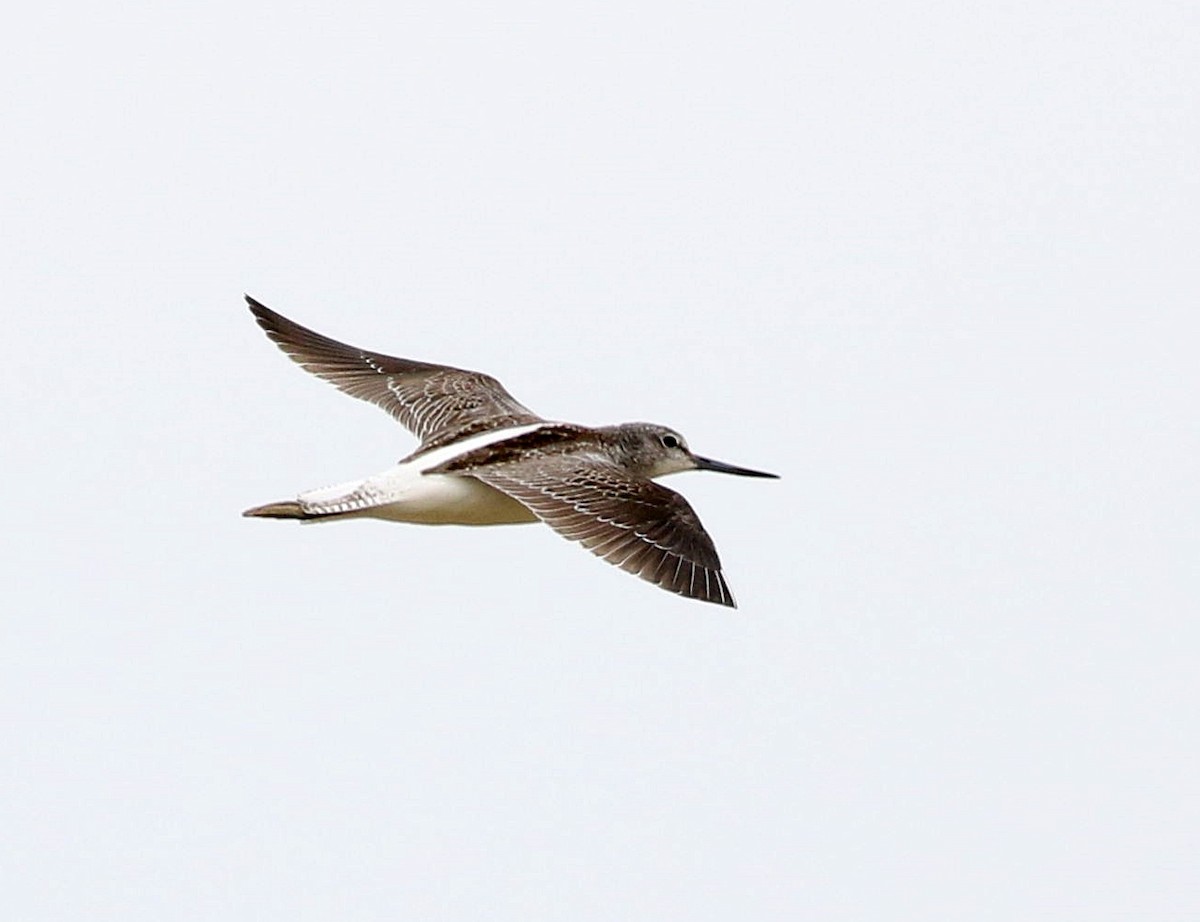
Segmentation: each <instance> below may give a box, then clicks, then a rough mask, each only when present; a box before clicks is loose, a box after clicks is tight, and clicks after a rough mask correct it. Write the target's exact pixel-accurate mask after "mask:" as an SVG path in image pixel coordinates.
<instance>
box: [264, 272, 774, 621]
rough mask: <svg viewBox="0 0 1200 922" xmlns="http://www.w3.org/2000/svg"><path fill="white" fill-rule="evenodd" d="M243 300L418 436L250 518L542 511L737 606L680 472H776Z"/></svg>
mask: <svg viewBox="0 0 1200 922" xmlns="http://www.w3.org/2000/svg"><path fill="white" fill-rule="evenodd" d="M246 301H247V303H248V304H249V305H250V310H251V312H252V313H253V314H254V317H255V319H256V320H257V321H258V325H259V326H261V327H262V328H263V330H264V331H265V332H266V334H267V336H268V337H270V339H271V340H272V341H273V342H274V343H275V344H276V345H277V346H278V347H279V348H280V349H282V350H283V351H284V352H285V353H286V354H287V355H288V356H289V357H290V358H291V359H292V360H293V361H294V362H296V363H298V364H299V365H300V366H301V367H302V368H304V369H305V370H306V371H310V372H312V373H313V374H315V375H317V376H318V377H320V378H324V379H325V380H326V381H328V382H329V383H330V384H332V385H334V386H335V387H337V388H338V389H339V390H341V391H343V392H344V393H347V394H349V395H350V396H352V397H357V398H359V399H360V400H366V401H369V402H371V403H373V404H375V405H376V406H379V407H381V408H383V409H384V410H386V411H387V412H388V413H389V414H391V415H392V416H393V417H394V418H395V419H396V420H397V421H398V422H400V424H401V425H403V426H404V427H405V428H407V429H408V430H410V431H411V432H412V433H413V434H414V435H416V436H417V438H419V439H420V440H421V444H420V446H419V447H418V448H417V450H416V451H414V452H413V453H412V454H411V455H409V456H408V457H406V458H403V459H401V460H400V462H399V463H398V464H397V465H395V466H394V467H391V468H389V469H388V470H386V471H384V472H383V473H381V474H375V475H373V476H370V477H366V478H364V479H361V480H353V481H350V482H348V483H343V484H339V485H337V486H333V487H326V488H323V489H319V490H310V491H308V492H305V493H301V494H300V495H299V496H297V497H296V498H295V499H289V500H283V501H281V502H276V503H267V504H266V505H264V506H255V507H254V508H253V509H247V510H246V511H245V512H244V513H243V515H246V516H250V517H253V518H268V519H296V520H299V521H302V522H322V521H329V520H333V519H349V518H374V519H385V520H388V521H393V522H416V523H420V524H425V525H508V524H517V523H522V522H538V521H541V522H545V523H546V524H547V525H549V526H550V527H551V528H553V529H554V530H555V531H556V532H558V533H559V534H560V535H562V536H563V537H564V538H568V539H569V540H571V541H577V542H579V543H580V544H582V545H583V546H584V547H586V548H587V549H588V550H590V551H591V552H592V553H593V554H595V555H597V556H598V557H601V558H603V559H604V560H607V561H608V562H609V563H612V564H615V565H616V566H619V567H621V568H622V569H623V570H626V571H628V572H629V573H633V574H634V575H636V576H639V577H641V578H642V579H644V580H647V581H648V582H651V583H653V584H654V585H656V586H660V587H662V588H663V589H666V590H668V591H670V592H675V593H678V594H679V595H683V596H687V597H688V598H692V599H699V600H700V601H703V602H713V603H715V604H718V605H727V606H730V607H731V608H735V607H736V603H735V602H734V599H733V594H732V593H731V592H730V591H729V585H728V583H726V581H725V575H724V573H722V571H721V561H720V558H719V557H718V556H717V549H716V547H714V546H713V542H712V539H711V538H710V537H709V536H708V533H707V532H706V531H705V530H704V526H703V525H701V524H700V519H699V518H697V516H696V513H695V512H693V511H692V507H691V506H690V505H688V502H687V500H685V499H684V498H683V497H682V496H680V495H679V494H678V493H676V492H674V491H673V490H668V489H667V488H666V487H664V486H661V485H660V484H657V483H655V482H654V479H653V478H655V477H662V476H664V475H666V474H674V473H677V472H679V471H689V470H702V471H719V472H721V473H724V474H738V475H740V476H742V477H771V478H775V477H777V476H778V475H776V474H768V473H765V472H763V471H755V470H750V469H748V468H744V467H736V466H734V465H732V464H725V463H724V462H721V461H713V460H711V459H709V458H702V457H700V456H699V455H696V454H693V453H692V451H691V449H689V448H688V446H687V442H685V441H684V438H683V436H682V435H680V434H679V433H678V432H676V431H675V430H674V429H669V428H667V427H666V426H658V425H654V424H652V423H624V424H622V425H619V426H601V427H598V428H591V427H587V426H579V425H575V424H573V423H563V422H555V421H551V420H546V419H543V418H542V417H540V416H538V415H537V414H536V413H534V412H533V411H532V410H529V409H528V408H526V407H525V406H523V405H522V404H520V403H518V402H517V401H516V400H515V399H514V398H513V397H512V395H511V394H509V393H508V391H506V390H505V389H504V387H503V386H501V384H500V382H499V381H497V380H496V379H495V378H493V377H491V376H490V375H486V374H482V373H480V372H476V371H464V370H462V369H459V368H450V367H449V366H446V365H431V364H428V363H426V362H415V361H412V360H410V359H401V358H395V357H393V356H389V355H382V354H381V353H378V352H369V351H367V350H366V349H359V348H357V347H355V346H348V345H346V344H345V343H340V342H337V341H336V340H333V339H330V338H328V337H326V336H322V335H321V334H320V333H316V332H314V331H312V330H309V329H307V328H306V327H302V326H300V324H298V323H295V322H293V321H291V320H288V319H287V318H286V317H284V316H282V315H281V314H277V313H276V312H275V311H273V310H271V309H270V308H268V307H265V306H264V305H262V304H260V303H259V302H258V301H255V300H254V299H253V298H251V297H250V296H249V295H247V296H246Z"/></svg>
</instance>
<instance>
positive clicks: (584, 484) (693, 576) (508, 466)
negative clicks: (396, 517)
mask: <svg viewBox="0 0 1200 922" xmlns="http://www.w3.org/2000/svg"><path fill="white" fill-rule="evenodd" d="M527 438H533V436H529V437H527ZM516 441H518V442H519V441H521V440H520V439H517V440H516ZM432 472H445V473H461V474H469V475H470V476H472V477H475V478H477V479H479V480H482V481H483V482H484V483H486V484H488V485H489V486H492V487H495V488H496V489H497V490H500V491H501V492H503V493H507V494H508V495H509V496H511V497H512V498H513V499H515V500H517V501H518V502H520V503H522V504H523V505H525V506H526V507H528V508H529V510H530V511H531V512H533V514H534V515H536V516H537V517H538V518H539V519H541V520H542V521H543V522H545V523H546V524H547V525H549V526H550V527H551V528H553V529H554V530H555V531H556V532H558V533H559V534H560V535H562V536H563V537H564V538H569V539H570V540H572V541H578V542H579V543H580V544H582V545H583V546H584V547H586V548H587V549H588V550H590V551H591V552H592V553H593V554H595V555H596V556H598V557H602V558H603V559H605V560H607V561H608V562H609V563H612V564H615V565H616V566H619V567H621V569H623V570H626V571H628V572H630V573H633V574H634V575H636V576H640V577H641V578H642V579H644V580H647V581H649V582H651V583H654V584H655V585H656V586H661V587H662V588H663V589H666V590H668V591H670V592H676V593H679V594H680V595H684V596H688V597H689V598H693V599H700V600H701V601H704V602H714V603H716V604H718V605H728V606H729V607H731V608H736V607H737V606H736V603H735V602H734V600H733V593H731V592H730V591H729V585H728V583H726V582H725V576H724V574H722V572H721V560H720V558H719V557H718V556H717V549H716V548H715V547H714V546H713V542H712V539H711V538H710V537H709V536H708V533H707V532H706V531H705V530H704V526H703V525H701V524H700V519H699V518H698V517H697V516H696V513H695V512H693V511H692V507H691V506H690V505H688V502H687V500H685V499H684V498H683V497H682V496H680V495H679V494H678V493H676V492H674V491H673V490H668V489H667V488H666V487H664V486H660V485H659V484H657V483H655V482H654V481H652V480H647V479H644V478H641V477H635V476H633V475H631V474H629V473H628V472H627V471H625V470H623V469H622V468H620V467H618V466H617V465H615V464H613V463H612V462H610V461H607V460H606V459H603V458H601V457H597V456H595V455H587V454H582V453H580V454H547V455H540V456H539V455H538V454H537V453H536V452H535V453H532V454H531V455H530V456H529V457H526V458H524V459H522V460H518V461H512V462H498V463H487V462H484V463H481V464H478V465H476V464H475V463H473V459H472V457H471V453H468V454H467V455H465V456H462V457H460V458H456V459H453V460H451V461H449V462H447V463H446V464H444V465H442V466H441V467H440V468H434V469H433V471H431V473H432Z"/></svg>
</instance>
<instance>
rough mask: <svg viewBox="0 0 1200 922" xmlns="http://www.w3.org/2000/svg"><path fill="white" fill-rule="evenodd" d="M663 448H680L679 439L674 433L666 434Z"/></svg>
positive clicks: (663, 439)
mask: <svg viewBox="0 0 1200 922" xmlns="http://www.w3.org/2000/svg"><path fill="white" fill-rule="evenodd" d="M661 441H662V444H663V448H678V447H679V439H677V438H676V437H675V436H673V435H664V436H663V437H662V439H661Z"/></svg>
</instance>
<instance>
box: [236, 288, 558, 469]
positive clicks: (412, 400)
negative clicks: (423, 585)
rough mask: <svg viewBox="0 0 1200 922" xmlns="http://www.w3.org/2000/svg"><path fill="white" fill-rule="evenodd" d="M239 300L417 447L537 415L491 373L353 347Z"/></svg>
mask: <svg viewBox="0 0 1200 922" xmlns="http://www.w3.org/2000/svg"><path fill="white" fill-rule="evenodd" d="M246 302H247V303H248V304H249V305H250V310H251V311H252V312H253V314H254V317H255V319H256V320H257V321H258V325H259V326H261V327H262V328H263V330H264V331H266V334H267V336H268V337H270V338H271V340H272V341H273V342H274V343H275V344H276V345H277V346H279V348H280V349H282V350H283V351H284V352H285V353H286V354H287V355H288V356H289V357H290V358H291V359H292V360H293V361H295V362H296V363H297V364H299V365H300V366H301V367H302V368H304V369H305V371H310V372H312V373H313V374H315V375H317V376H318V377H321V378H324V379H325V380H326V381H328V382H330V383H331V384H333V385H334V386H335V387H337V388H338V389H339V390H341V391H343V392H345V393H347V394H349V395H350V396H351V397H357V398H359V399H360V400H366V401H369V402H370V403H373V404H375V405H376V406H379V407H382V408H383V409H384V410H386V411H387V412H388V413H390V414H391V415H392V416H393V417H394V418H395V419H397V420H398V421H399V422H400V423H401V424H402V425H404V426H405V427H406V428H408V429H409V430H410V431H411V432H413V433H414V434H415V435H416V436H417V437H418V438H419V439H420V440H421V448H420V451H422V452H424V451H429V450H431V449H434V448H438V447H440V446H443V445H449V444H450V443H451V442H456V441H458V440H459V439H463V438H467V437H468V436H471V435H475V434H476V433H479V432H487V431H489V430H492V429H503V428H507V427H510V426H524V425H527V424H529V423H537V422H541V421H542V418H541V417H540V416H538V415H537V414H535V413H534V412H533V411H531V410H529V409H528V408H527V407H525V406H522V405H521V404H520V403H518V402H517V401H516V399H515V398H513V396H512V395H511V394H509V393H508V391H506V390H505V389H504V388H503V387H502V386H501V384H500V382H498V381H497V380H496V379H495V378H493V377H491V376H490V375H485V374H481V373H480V372H475V371H464V370H462V369H459V368H451V367H449V366H446V365H431V364H428V363H426V362H414V361H411V360H409V359H401V358H396V357H395V356H390V355H383V354H381V353H378V352H370V351H368V350H366V349H359V348H358V347H356V346H349V345H347V344H345V343H340V342H338V341H337V340H334V339H330V338H329V337H327V336H322V335H321V334H320V333H317V332H315V331H313V330H310V329H308V328H307V327H302V326H300V324H298V323H295V322H294V321H291V320H288V319H287V318H286V317H284V316H283V315H282V314H277V313H276V312H275V311H273V310H271V309H270V308H268V307H266V306H264V305H263V304H260V303H259V302H258V301H255V300H254V299H253V298H251V297H250V296H249V295H247V296H246Z"/></svg>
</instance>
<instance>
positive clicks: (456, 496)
mask: <svg viewBox="0 0 1200 922" xmlns="http://www.w3.org/2000/svg"><path fill="white" fill-rule="evenodd" d="M543 425H546V424H545V423H537V424H535V425H531V426H518V427H515V428H512V429H502V430H498V431H494V432H485V433H483V434H482V435H477V436H474V437H473V438H470V439H464V440H463V441H461V442H458V443H456V444H454V445H451V446H448V447H446V448H439V449H437V450H436V451H431V452H429V453H428V454H426V455H422V456H421V457H419V458H414V459H413V460H411V461H406V462H404V463H403V464H399V465H397V466H396V467H393V468H391V469H390V470H387V471H384V472H383V473H381V474H376V475H375V476H373V477H368V478H366V479H365V480H356V481H353V482H351V483H344V484H338V485H337V486H333V487H325V488H324V489H320V490H310V491H309V492H307V493H301V494H300V496H299V497H297V499H298V500H299V502H300V505H301V506H302V507H303V508H304V509H305V511H307V512H312V513H316V514H319V515H328V516H336V517H338V518H372V519H386V520H388V521H392V522H416V523H420V524H422V525H509V524H514V525H515V524H517V523H522V522H536V521H537V516H535V515H534V514H533V513H532V512H530V511H529V510H528V509H527V508H526V507H525V506H523V505H521V504H520V503H519V502H517V501H516V500H515V499H513V498H511V497H510V496H508V495H506V494H504V493H501V492H500V491H499V490H496V489H494V488H493V487H489V486H488V485H487V484H485V483H482V482H480V481H478V480H476V479H475V478H474V477H463V476H456V475H454V474H425V473H423V472H424V471H427V470H429V469H430V468H434V467H437V466H438V465H439V464H442V463H444V462H446V461H448V460H450V459H451V458H455V457H457V456H458V455H460V454H462V453H463V452H466V451H470V450H472V449H475V448H480V447H482V446H484V445H489V444H491V443H493V442H498V441H502V440H504V439H508V438H512V437H513V436H515V435H520V434H522V433H524V432H532V431H533V430H535V429H538V428H540V427H541V426H543Z"/></svg>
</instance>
